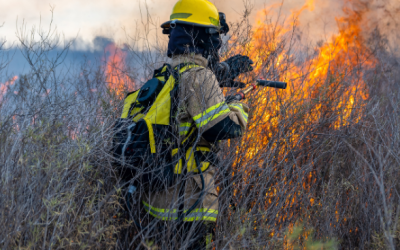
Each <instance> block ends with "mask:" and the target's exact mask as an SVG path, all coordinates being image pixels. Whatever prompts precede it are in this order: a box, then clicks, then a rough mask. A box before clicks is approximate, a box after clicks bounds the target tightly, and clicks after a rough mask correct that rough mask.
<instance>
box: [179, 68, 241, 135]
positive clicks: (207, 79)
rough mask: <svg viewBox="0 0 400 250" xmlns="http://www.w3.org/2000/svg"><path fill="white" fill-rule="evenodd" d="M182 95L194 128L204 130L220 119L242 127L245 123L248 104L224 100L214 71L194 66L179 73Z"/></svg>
mask: <svg viewBox="0 0 400 250" xmlns="http://www.w3.org/2000/svg"><path fill="white" fill-rule="evenodd" d="M180 88H181V96H182V95H184V102H185V106H186V108H187V113H188V114H189V115H190V116H191V118H192V119H193V121H194V123H195V124H196V127H197V128H198V129H199V130H200V131H201V132H205V131H207V130H208V129H210V128H211V127H213V126H215V125H216V124H218V123H219V122H221V121H222V120H224V119H226V118H227V117H229V119H230V120H231V121H232V122H233V123H234V124H236V125H240V127H241V129H242V130H244V129H245V128H246V125H247V112H248V107H247V105H246V104H244V103H240V102H237V103H232V104H229V105H228V104H226V103H225V96H224V94H223V93H222V90H221V88H220V87H219V84H218V81H217V79H216V77H215V75H214V73H213V72H212V71H211V70H209V69H205V68H200V69H199V68H194V69H191V70H189V71H187V72H185V73H184V74H183V75H182V78H181V81H180Z"/></svg>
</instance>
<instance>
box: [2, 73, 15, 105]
mask: <svg viewBox="0 0 400 250" xmlns="http://www.w3.org/2000/svg"><path fill="white" fill-rule="evenodd" d="M17 79H18V76H14V77H13V78H11V79H10V80H8V81H7V82H5V83H0V102H2V101H3V96H4V95H5V94H6V93H7V91H8V88H9V86H12V85H14V83H15V81H16V80H17Z"/></svg>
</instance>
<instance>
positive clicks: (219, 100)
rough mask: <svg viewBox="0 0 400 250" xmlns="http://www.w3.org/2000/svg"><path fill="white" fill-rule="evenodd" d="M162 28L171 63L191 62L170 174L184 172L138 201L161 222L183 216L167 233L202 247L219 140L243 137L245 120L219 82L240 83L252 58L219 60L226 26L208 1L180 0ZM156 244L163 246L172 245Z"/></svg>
mask: <svg viewBox="0 0 400 250" xmlns="http://www.w3.org/2000/svg"><path fill="white" fill-rule="evenodd" d="M161 27H162V28H163V32H164V34H168V35H169V44H168V57H170V65H171V66H172V68H175V67H177V66H178V65H182V64H183V65H195V67H191V68H189V69H187V70H185V71H184V72H182V73H181V75H180V77H179V101H178V103H179V105H178V112H177V115H176V119H177V124H178V128H177V129H176V133H177V134H179V143H180V144H181V145H184V147H183V148H184V149H185V152H184V154H183V159H181V160H179V161H178V163H177V164H176V165H175V166H174V173H175V174H177V175H181V176H182V177H181V178H178V179H177V180H176V183H175V184H176V185H173V186H172V187H170V188H167V189H164V190H161V191H157V192H146V193H145V194H143V196H142V203H143V206H144V208H145V210H146V212H147V213H148V214H149V215H151V217H154V218H155V219H156V220H158V221H159V222H160V224H166V223H167V222H168V221H172V222H173V221H178V220H179V219H181V222H180V226H179V227H178V229H177V230H176V231H175V232H169V236H170V237H173V238H175V239H174V240H173V241H179V242H180V243H179V244H181V245H182V244H183V245H182V246H183V247H184V248H185V249H205V248H206V246H207V245H208V246H209V245H210V244H209V243H210V240H211V237H212V233H213V232H214V231H215V230H214V228H215V225H216V221H217V217H218V213H219V210H218V204H219V203H218V193H217V189H216V184H215V178H216V177H215V176H216V173H217V171H218V169H217V165H218V164H217V157H216V153H217V152H218V142H219V141H221V140H226V139H230V138H236V137H239V136H241V135H242V134H243V132H244V130H245V128H246V125H247V119H248V107H247V105H246V104H244V103H240V102H236V103H226V101H225V97H224V95H223V92H222V89H221V87H232V86H239V85H242V84H241V83H238V82H236V81H235V78H236V77H237V76H238V75H239V74H241V73H245V72H248V71H251V70H252V67H251V64H252V62H251V60H250V59H249V58H248V57H245V56H240V55H239V56H235V57H232V58H230V59H228V60H226V61H225V62H222V63H220V62H219V56H218V50H219V49H220V48H221V46H222V40H221V35H222V34H226V33H227V32H228V31H229V26H228V25H227V23H226V21H225V17H224V14H222V13H219V12H218V11H217V8H216V7H215V6H214V5H213V4H212V3H211V2H209V1H207V0H179V1H178V2H177V3H176V5H175V6H174V8H173V12H172V14H171V16H170V21H168V22H165V23H163V24H162V26H161ZM177 152H178V151H175V152H173V153H172V154H173V156H174V154H176V153H177ZM184 173H185V174H184ZM164 233H165V232H164ZM159 244H160V245H159V247H160V248H162V249H170V248H174V247H175V246H173V245H171V246H167V245H165V244H163V243H160V242H159ZM161 244H162V245H161Z"/></svg>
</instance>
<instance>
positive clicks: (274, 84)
mask: <svg viewBox="0 0 400 250" xmlns="http://www.w3.org/2000/svg"><path fill="white" fill-rule="evenodd" d="M257 85H259V86H263V87H273V88H277V89H286V87H287V83H286V82H277V81H268V80H261V79H258V80H257Z"/></svg>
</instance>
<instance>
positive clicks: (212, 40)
mask: <svg viewBox="0 0 400 250" xmlns="http://www.w3.org/2000/svg"><path fill="white" fill-rule="evenodd" d="M221 46H222V40H221V38H220V36H219V34H218V33H217V34H213V35H210V34H207V33H206V30H205V29H204V28H202V27H195V26H190V25H182V24H177V25H176V26H175V28H173V29H171V33H170V38H169V43H168V57H172V56H173V55H183V54H188V53H195V54H201V55H203V57H204V58H207V59H209V60H210V59H211V61H213V62H214V61H218V62H219V56H218V50H219V49H220V48H221ZM210 56H211V57H210Z"/></svg>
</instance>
